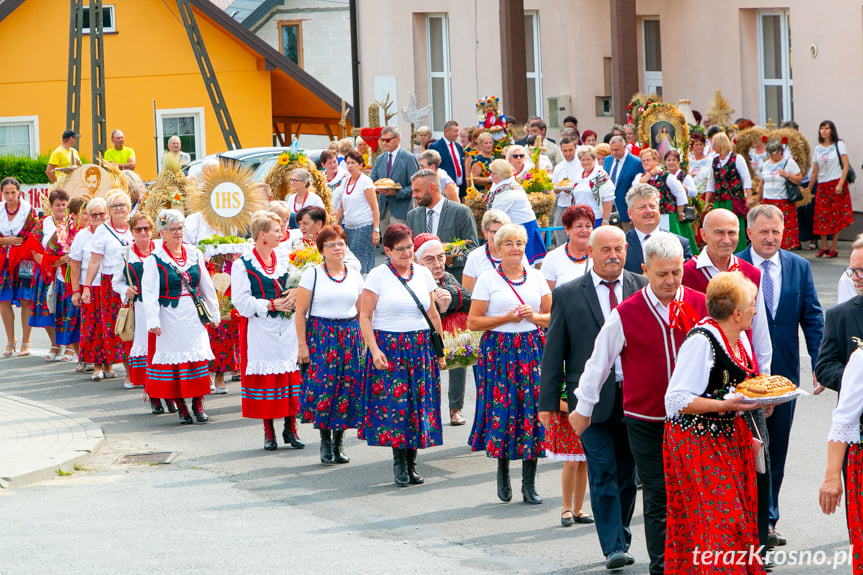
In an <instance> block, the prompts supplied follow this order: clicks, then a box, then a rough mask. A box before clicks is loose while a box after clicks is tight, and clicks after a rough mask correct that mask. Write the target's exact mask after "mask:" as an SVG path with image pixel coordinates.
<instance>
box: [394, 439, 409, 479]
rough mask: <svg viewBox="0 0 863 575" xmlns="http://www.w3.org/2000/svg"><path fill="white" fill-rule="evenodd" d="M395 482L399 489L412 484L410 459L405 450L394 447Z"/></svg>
mask: <svg viewBox="0 0 863 575" xmlns="http://www.w3.org/2000/svg"><path fill="white" fill-rule="evenodd" d="M393 481H395V483H396V485H398V486H399V487H404V486H405V485H407V484H408V483H410V477H408V459H407V455H406V454H405V450H404V449H398V448H396V447H393Z"/></svg>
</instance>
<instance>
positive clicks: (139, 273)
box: [123, 262, 176, 305]
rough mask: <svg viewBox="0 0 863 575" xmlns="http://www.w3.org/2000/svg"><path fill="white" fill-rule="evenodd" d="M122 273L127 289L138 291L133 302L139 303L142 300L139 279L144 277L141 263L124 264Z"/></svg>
mask: <svg viewBox="0 0 863 575" xmlns="http://www.w3.org/2000/svg"><path fill="white" fill-rule="evenodd" d="M123 273H124V274H125V275H124V276H123V277H124V278H125V279H126V281H127V282H130V283H129V287H133V288H135V289H136V290H138V295H136V296H135V299H134V300H133V301H141V300H142V299H143V298H142V296H141V278H142V277H144V264H143V262H126V267H125V269H124V270H123ZM160 273H161V270H160ZM175 273H176V272H175ZM160 279H161V275H160ZM162 305H165V304H162Z"/></svg>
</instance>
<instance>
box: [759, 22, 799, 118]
mask: <svg viewBox="0 0 863 575" xmlns="http://www.w3.org/2000/svg"><path fill="white" fill-rule="evenodd" d="M765 16H779V34H780V37H781V38H780V45H781V48H782V50H781V56H782V59H781V63H780V66H781V68H782V70H781V71H782V78H778V79H777V78H765V77H764V17H765ZM757 18H758V22H757V28H758V101H759V108H760V113H761V123H762V124H765V123H766V122H767V121H768V120H772V121H773V122H774V123H776V124H781V123H782V122H785V121H788V120H793V119H794V77H793V76H792V72H791V34H790V32H791V31H790V22H789V13H788V10H776V9H773V10H759V11H758V13H757ZM770 86H776V87H779V88H781V89H782V110H781V114H782V116H781V117H779V118H768V117H767V99H766V97H765V92H766V88H767V87H770Z"/></svg>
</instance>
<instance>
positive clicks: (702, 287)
mask: <svg viewBox="0 0 863 575" xmlns="http://www.w3.org/2000/svg"><path fill="white" fill-rule="evenodd" d="M697 260H698V258H697V257H695V258H692V259H690V260H689V261H687V262H686V263H684V264H683V285H685V286H686V287H689V288H692V289H694V290H698V291H700V292H701V293H706V292H707V284H708V283H709V282H710V278H709V277H708V276H707V274H706V273H705V270H704V269H703V268H702V269H698V268H697V267H696V266H697V265H698V261H697ZM734 261H736V262H737V267H738V270H739V271H740V273H742V274H743V275H745V276H746V277H748V278H749V279H750V280H752V283H754V284H755V287H757V288H760V287H761V270H759V269H758V268H757V267H755V266H753V265H752V264H750V263H749V262H745V261H743V260H742V259H740V258H738V257H737V256H734Z"/></svg>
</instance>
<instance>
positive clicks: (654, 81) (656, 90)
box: [642, 19, 662, 98]
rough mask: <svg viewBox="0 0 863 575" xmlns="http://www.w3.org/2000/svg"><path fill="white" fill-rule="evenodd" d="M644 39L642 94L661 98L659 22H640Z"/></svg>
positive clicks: (660, 39)
mask: <svg viewBox="0 0 863 575" xmlns="http://www.w3.org/2000/svg"><path fill="white" fill-rule="evenodd" d="M642 32H643V37H644V38H643V39H644V93H645V94H656V95H657V96H659V97H660V98H661V97H662V38H661V36H660V33H659V20H647V19H645V20H644V21H643V22H642Z"/></svg>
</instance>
